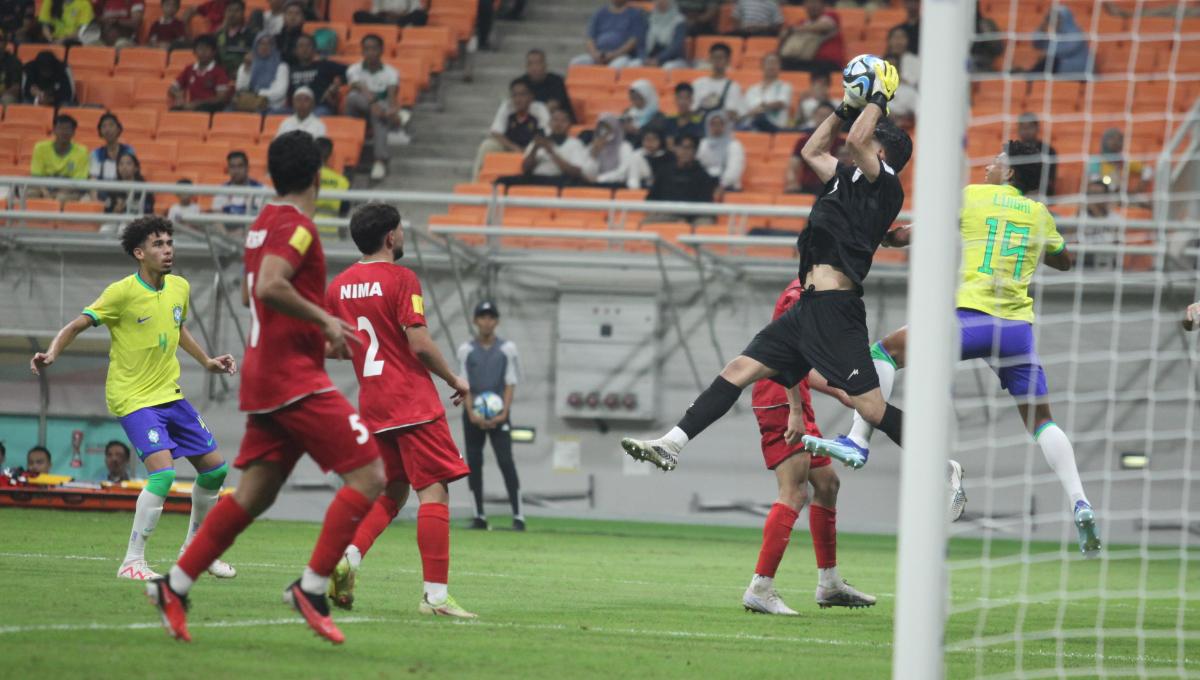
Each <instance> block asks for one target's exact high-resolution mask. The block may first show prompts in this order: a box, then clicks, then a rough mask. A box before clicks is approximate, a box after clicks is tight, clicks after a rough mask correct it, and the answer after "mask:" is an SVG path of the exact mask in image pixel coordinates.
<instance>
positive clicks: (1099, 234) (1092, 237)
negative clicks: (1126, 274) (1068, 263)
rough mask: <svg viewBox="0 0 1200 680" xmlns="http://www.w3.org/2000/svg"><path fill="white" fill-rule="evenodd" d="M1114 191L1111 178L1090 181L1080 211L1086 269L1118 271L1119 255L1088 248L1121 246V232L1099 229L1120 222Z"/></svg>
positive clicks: (1094, 177) (1079, 235)
mask: <svg viewBox="0 0 1200 680" xmlns="http://www.w3.org/2000/svg"><path fill="white" fill-rule="evenodd" d="M1112 191H1113V189H1112V187H1111V186H1110V185H1109V182H1108V178H1107V177H1102V176H1100V175H1092V176H1091V177H1089V178H1088V185H1087V195H1086V196H1085V197H1084V201H1083V205H1082V206H1081V207H1080V210H1079V215H1078V216H1079V217H1081V218H1083V219H1082V220H1081V224H1080V225H1079V227H1078V230H1077V235H1076V239H1075V240H1076V241H1078V242H1079V243H1080V244H1082V246H1083V248H1082V251H1083V267H1084V269H1098V270H1102V271H1112V270H1113V269H1116V267H1117V254H1116V253H1097V252H1088V245H1106V246H1109V245H1114V244H1116V243H1120V241H1121V234H1120V228H1119V227H1117V225H1114V224H1107V225H1100V224H1095V223H1094V222H1100V221H1104V220H1109V219H1113V218H1120V217H1123V215H1122V214H1121V212H1120V206H1119V204H1118V202H1117V201H1116V199H1114V198H1113V195H1112Z"/></svg>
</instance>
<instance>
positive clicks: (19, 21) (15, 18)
mask: <svg viewBox="0 0 1200 680" xmlns="http://www.w3.org/2000/svg"><path fill="white" fill-rule="evenodd" d="M30 17H33V20H34V21H35V22H36V21H37V12H36V11H34V5H33V0H9V1H8V2H5V3H0V34H3V35H6V36H9V39H10V40H11V39H13V37H14V36H15V35H16V34H17V33H18V32H20V30H21V29H22V28H24V26H25V23H26V21H28V20H29V18H30ZM0 464H2V463H0Z"/></svg>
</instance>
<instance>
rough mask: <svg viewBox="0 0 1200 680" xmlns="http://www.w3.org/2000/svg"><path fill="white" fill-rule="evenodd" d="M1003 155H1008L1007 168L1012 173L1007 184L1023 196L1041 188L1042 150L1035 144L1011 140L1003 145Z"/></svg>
mask: <svg viewBox="0 0 1200 680" xmlns="http://www.w3.org/2000/svg"><path fill="white" fill-rule="evenodd" d="M1004 153H1005V154H1007V155H1008V167H1009V168H1011V169H1012V173H1013V174H1012V179H1010V180H1009V181H1008V183H1009V184H1011V185H1013V186H1014V187H1016V188H1017V189H1018V190H1019V191H1020V192H1021V193H1023V194H1025V193H1029V192H1030V191H1037V190H1038V189H1040V188H1041V186H1042V172H1043V164H1042V150H1041V148H1040V147H1038V145H1037V144H1035V143H1033V142H1022V141H1021V140H1019V139H1012V140H1009V141H1008V142H1007V143H1006V144H1005V145H1004Z"/></svg>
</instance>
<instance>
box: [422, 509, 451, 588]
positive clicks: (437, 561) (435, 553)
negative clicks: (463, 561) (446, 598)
mask: <svg viewBox="0 0 1200 680" xmlns="http://www.w3.org/2000/svg"><path fill="white" fill-rule="evenodd" d="M417 549H418V550H420V551H421V565H422V566H423V567H424V571H425V580H426V581H427V582H429V583H449V582H450V508H449V507H448V506H447V505H446V504H444V503H422V504H421V507H420V508H419V509H418V510H417Z"/></svg>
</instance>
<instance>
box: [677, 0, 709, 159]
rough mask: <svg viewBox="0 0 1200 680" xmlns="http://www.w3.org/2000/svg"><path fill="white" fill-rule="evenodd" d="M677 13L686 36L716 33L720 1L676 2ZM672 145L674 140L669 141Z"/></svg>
mask: <svg viewBox="0 0 1200 680" xmlns="http://www.w3.org/2000/svg"><path fill="white" fill-rule="evenodd" d="M677 2H678V4H679V11H680V12H682V13H683V20H684V22H686V23H687V34H688V35H690V36H696V35H704V34H710V33H716V32H717V15H718V13H719V12H720V9H721V0H677ZM671 143H672V144H674V143H675V142H674V140H672V141H671Z"/></svg>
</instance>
